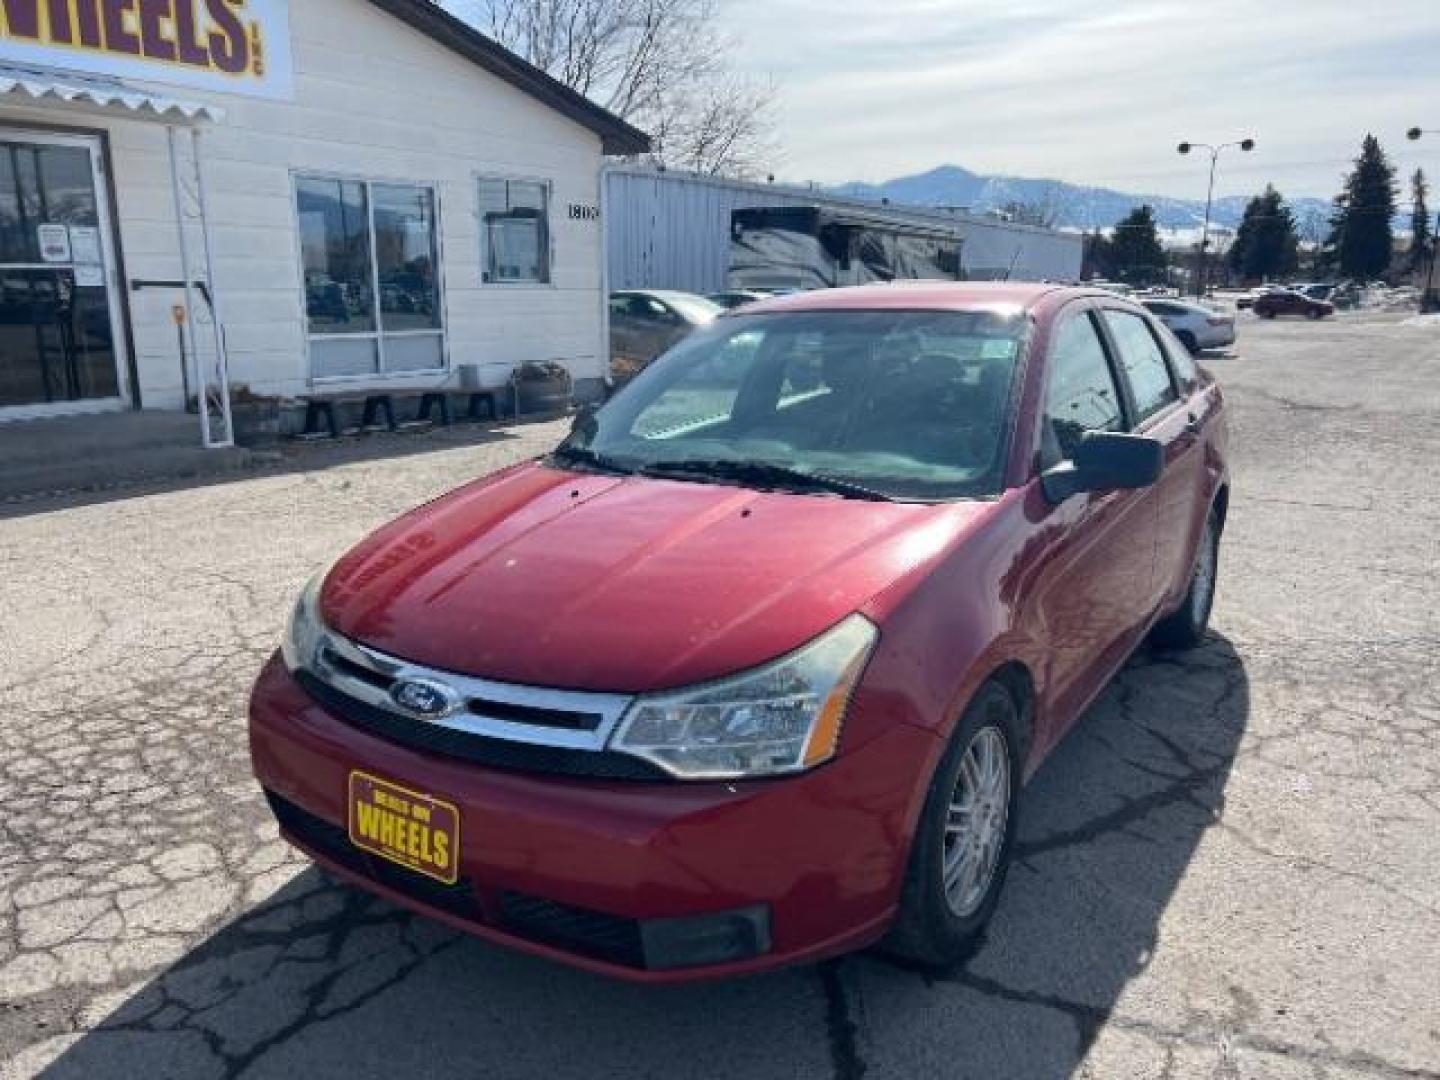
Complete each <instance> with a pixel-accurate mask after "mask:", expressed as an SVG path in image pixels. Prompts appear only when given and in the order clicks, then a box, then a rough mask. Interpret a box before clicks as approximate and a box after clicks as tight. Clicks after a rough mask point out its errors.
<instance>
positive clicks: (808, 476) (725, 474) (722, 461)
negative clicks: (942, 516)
mask: <svg viewBox="0 0 1440 1080" xmlns="http://www.w3.org/2000/svg"><path fill="white" fill-rule="evenodd" d="M639 472H640V475H641V476H652V477H657V478H659V479H664V480H688V479H691V478H695V477H709V478H713V479H716V480H730V481H733V482H735V483H739V484H747V485H748V484H755V485H757V486H760V487H780V488H787V489H790V490H793V491H825V492H829V493H831V494H833V495H843V496H845V497H846V498H847V499H868V500H870V501H872V502H892V501H893V500H892V499H891V498H890V496H889V495H886V494H884V493H883V492H880V491H876V490H875V489H874V488H868V487H865V486H863V485H861V484H856V483H852V482H851V481H849V480H841V479H839V478H838V477H834V476H823V475H821V474H820V473H811V472H804V471H803V470H801V469H792V468H791V467H790V466H788V465H778V464H776V463H774V462H770V461H735V460H730V459H726V458H717V459H703V458H697V459H685V460H679V461H652V462H647V463H646V464H645V465H642V466H641V467H640V469H639Z"/></svg>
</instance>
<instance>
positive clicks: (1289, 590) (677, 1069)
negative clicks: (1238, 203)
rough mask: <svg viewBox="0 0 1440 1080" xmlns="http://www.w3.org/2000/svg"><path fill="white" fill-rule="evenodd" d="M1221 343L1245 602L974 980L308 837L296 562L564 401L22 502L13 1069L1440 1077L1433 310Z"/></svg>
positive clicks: (1173, 662) (1047, 858) (5, 819)
mask: <svg viewBox="0 0 1440 1080" xmlns="http://www.w3.org/2000/svg"><path fill="white" fill-rule="evenodd" d="M1210 363H1211V365H1212V367H1213V370H1215V371H1216V372H1217V374H1218V375H1219V376H1220V377H1221V379H1222V380H1223V381H1224V383H1225V385H1226V387H1227V389H1228V392H1229V398H1230V402H1231V405H1232V418H1233V426H1234V449H1235V473H1236V475H1235V486H1234V495H1233V499H1232V506H1231V511H1230V527H1229V532H1228V534H1227V536H1226V538H1225V542H1224V545H1223V548H1222V567H1221V578H1220V596H1219V600H1218V606H1217V610H1216V615H1215V620H1214V626H1213V635H1212V639H1211V641H1210V643H1209V644H1208V645H1207V646H1206V647H1205V648H1203V649H1201V650H1199V651H1197V652H1196V653H1194V654H1192V655H1188V656H1185V657H1183V658H1181V657H1175V656H1158V655H1149V654H1142V655H1140V656H1137V657H1136V658H1135V659H1134V660H1133V661H1132V662H1131V663H1130V665H1129V666H1128V667H1127V669H1126V670H1125V671H1124V673H1123V674H1122V675H1121V677H1120V678H1119V679H1118V680H1117V682H1116V683H1115V685H1114V686H1113V687H1112V688H1111V689H1110V690H1109V691H1108V692H1107V693H1106V694H1105V695H1104V697H1103V698H1102V699H1101V701H1100V702H1099V703H1098V704H1097V705H1096V706H1095V707H1094V708H1092V709H1091V711H1090V712H1089V714H1088V715H1087V716H1086V717H1085V718H1084V719H1083V720H1082V721H1081V723H1080V724H1079V725H1078V727H1077V729H1076V730H1075V731H1074V732H1073V733H1072V734H1071V736H1070V738H1069V739H1068V741H1067V742H1066V743H1065V744H1064V745H1063V746H1062V747H1061V748H1060V749H1059V750H1058V751H1057V752H1056V753H1055V754H1054V755H1053V756H1052V757H1051V759H1050V760H1049V762H1048V763H1047V764H1046V766H1045V768H1044V769H1043V770H1042V771H1041V772H1040V774H1039V775H1038V776H1037V778H1036V779H1035V781H1034V782H1033V784H1032V786H1031V788H1030V790H1029V791H1028V793H1027V796H1026V802H1025V804H1024V816H1023V819H1022V839H1021V843H1020V852H1019V862H1018V864H1017V865H1016V867H1015V869H1014V870H1013V871H1012V874H1011V877H1010V881H1009V884H1008V887H1007V892H1006V895H1005V897H1004V898H1003V901H1002V904H1001V908H1000V911H999V914H998V916H997V918H996V920H995V922H994V924H993V926H992V928H991V931H990V933H989V935H988V938H987V940H986V941H985V942H984V944H983V946H982V947H981V948H980V949H979V950H978V952H977V953H976V955H975V956H974V957H973V958H972V959H971V960H970V962H969V963H968V964H966V965H965V966H964V967H963V968H961V969H958V970H956V971H955V972H953V973H951V974H950V975H948V976H946V977H943V978H927V977H923V976H921V975H920V974H917V973H914V972H911V971H907V970H903V969H900V968H897V967H895V966H893V965H891V964H889V963H887V962H885V961H883V960H881V959H879V958H876V957H873V956H869V955H861V956H856V957H850V958H847V959H845V960H842V961H839V962H834V963H830V964H827V965H824V966H822V967H819V968H813V967H812V968H804V969H798V970H792V971H786V972H781V973H778V974H774V975H769V976H764V977H759V978H754V979H750V980H745V981H741V982H731V983H720V984H703V985H695V986H686V987H679V988H669V989H663V988H662V989H654V988H644V987H636V986H631V985H626V984H617V983H613V982H610V981H607V980H604V979H601V978H598V977H595V976H591V975H587V974H583V973H578V972H575V971H572V970H569V969H567V968H563V967H558V966H555V965H553V964H549V963H546V962H543V961H539V960H535V959H530V958H527V957H523V956H519V955H515V954H512V953H509V952H507V951H504V950H501V949H497V948H494V947H492V946H489V945H486V944H483V943H480V942H477V941H473V940H470V939H468V938H463V937H460V936H457V935H455V934H454V933H452V932H450V931H448V930H445V929H442V928H440V927H438V926H436V925H434V924H432V923H429V922H427V921H426V920H424V919H418V918H414V917H412V916H410V915H407V914H405V913H403V912H400V911H398V910H397V909H395V908H393V907H391V906H390V905H388V904H386V903H384V902H380V901H376V900H372V899H371V898H369V897H368V896H366V895H364V894H362V893H359V892H356V891H354V890H352V889H350V888H347V887H344V886H340V885H337V884H334V883H332V882H330V881H328V880H327V879H326V878H325V877H324V876H322V875H321V874H320V873H318V872H317V871H315V870H314V869H311V868H309V867H308V866H307V864H306V863H305V862H304V861H303V860H301V859H300V858H299V857H297V856H296V855H295V854H294V853H293V852H291V851H290V850H289V849H288V848H287V846H286V845H285V844H284V843H283V842H281V841H279V840H278V839H277V838H276V834H275V830H274V828H273V827H272V825H271V824H270V822H269V819H268V816H267V813H266V811H265V809H264V807H263V805H262V802H261V799H260V795H259V792H258V790H257V788H256V786H255V785H254V783H253V781H252V780H251V779H250V776H249V769H248V762H247V755H246V745H245V737H244V710H245V698H246V693H247V690H248V685H249V681H250V680H251V679H252V678H253V676H254V674H255V672H256V670H257V669H258V667H259V666H260V664H261V662H262V660H263V659H264V657H265V656H266V655H267V654H268V653H269V652H270V650H271V649H273V648H274V646H275V643H276V641H277V637H278V633H279V629H280V624H281V622H282V620H283V618H284V616H285V614H286V612H287V610H288V607H289V604H290V601H291V599H292V597H293V596H294V594H295V593H296V591H297V590H298V589H299V587H300V585H301V584H302V583H303V581H304V580H305V578H306V577H307V576H308V575H309V573H310V572H311V570H312V569H313V568H314V567H315V566H316V565H317V564H319V563H321V562H322V561H323V560H325V559H326V558H327V557H328V556H329V555H331V554H332V553H334V552H336V551H338V550H340V549H343V548H344V547H346V546H347V545H349V544H350V543H351V542H353V541H354V540H356V539H358V538H359V537H360V536H361V535H362V534H364V533H365V532H366V531H367V530H369V529H370V528H371V527H373V526H375V525H377V524H379V523H380V522H382V521H384V520H386V519H387V518H389V517H391V516H392V515H394V514H395V513H396V512H398V511H400V510H402V509H404V508H406V507H409V506H411V505H413V504H415V503H417V502H420V501H422V500H424V499H426V498H428V497H430V496H431V495H433V494H436V493H439V492H441V491H443V490H445V489H446V488H448V487H451V486H453V485H455V484H457V483H459V482H461V481H463V480H464V479H466V478H468V477H471V476H474V475H476V474H478V473H482V472H485V471H488V470H490V469H493V468H496V467H498V466H500V465H502V464H504V463H507V462H509V461H513V460H515V459H518V458H520V457H523V456H525V455H529V454H534V453H537V452H539V451H540V450H542V449H543V448H545V447H546V446H547V445H549V444H550V443H551V442H552V441H553V440H554V439H555V438H557V437H558V436H559V435H560V434H561V433H562V427H561V426H560V425H557V424H547V425H527V426H522V427H516V428H511V429H500V430H497V431H495V432H493V433H492V434H491V435H489V436H488V437H486V438H485V439H484V440H483V441H480V442H477V443H476V444H475V445H467V446H455V445H452V444H437V445H438V446H440V448H437V449H435V450H434V451H433V452H426V453H413V452H412V453H410V454H408V455H407V456H404V457H392V458H383V459H377V460H371V461H359V462H353V463H349V464H344V465H338V466H335V467H331V468H326V469H323V470H316V471H307V472H293V473H284V474H274V475H254V476H248V477H244V478H240V479H232V480H231V481H230V482H225V483H214V484H210V485H208V486H206V485H199V486H192V487H188V488H179V489H176V490H169V491H163V490H162V491H159V492H155V493H149V494H143V493H140V492H135V491H130V492H120V493H115V494H114V495H113V496H112V497H108V498H105V499H102V500H99V501H89V502H84V503H75V504H65V503H55V502H48V503H44V502H42V503H29V504H25V505H24V506H21V507H18V508H12V510H11V511H10V512H9V514H8V516H5V515H4V512H3V511H0V661H3V663H0V1076H3V1077H5V1078H7V1080H8V1078H12V1077H22V1076H31V1075H36V1074H43V1075H47V1076H54V1077H66V1078H70V1077H75V1078H85V1080H109V1078H121V1077H124V1078H130V1077H145V1078H147V1080H154V1078H160V1077H186V1078H189V1077H227V1076H241V1075H243V1076H246V1077H291V1076H304V1077H307V1078H313V1080H320V1078H326V1077H336V1078H340V1077H343V1078H345V1080H360V1078H364V1077H372V1076H374V1077H381V1076H383V1077H387V1078H393V1077H407V1078H422V1077H437V1078H438V1077H446V1078H451V1077H456V1076H476V1077H495V1078H505V1080H510V1078H524V1077H545V1078H546V1080H564V1078H566V1077H572V1076H573V1077H594V1076H611V1075H614V1076H625V1077H747V1078H748V1077H785V1078H795V1077H835V1078H836V1080H859V1078H860V1077H862V1076H863V1077H867V1078H882V1077H931V1076H935V1077H940V1076H943V1077H946V1078H970V1077H975V1078H982V1077H986V1078H989V1077H1026V1078H1045V1077H1064V1076H1085V1077H1097V1078H1110V1077H1150V1076H1155V1077H1159V1076H1166V1077H1200V1076H1205V1077H1221V1078H1235V1077H1264V1078H1271V1077H1274V1078H1288V1077H1306V1078H1313V1077H1327V1078H1330V1077H1378V1078H1386V1080H1390V1078H1402V1077H1404V1078H1410V1077H1440V974H1437V973H1440V585H1437V579H1440V540H1437V533H1440V500H1437V498H1436V468H1437V464H1440V331H1437V329H1436V328H1435V327H1419V326H1415V327H1412V326H1405V325H1402V324H1401V323H1400V322H1399V321H1398V320H1396V319H1393V318H1386V319H1381V318H1372V319H1366V318H1363V317H1347V318H1342V319H1340V320H1338V321H1334V322H1327V323H1325V324H1319V325H1316V324H1310V323H1304V322H1279V323H1275V324H1261V323H1258V322H1256V321H1254V320H1253V319H1250V318H1248V317H1247V318H1242V320H1241V340H1240V344H1239V346H1238V348H1237V349H1236V350H1235V352H1233V353H1229V354H1225V355H1220V356H1215V357H1212V358H1210ZM418 445H419V444H418V443H417V444H412V445H411V449H412V450H413V449H415V448H416V446H418Z"/></svg>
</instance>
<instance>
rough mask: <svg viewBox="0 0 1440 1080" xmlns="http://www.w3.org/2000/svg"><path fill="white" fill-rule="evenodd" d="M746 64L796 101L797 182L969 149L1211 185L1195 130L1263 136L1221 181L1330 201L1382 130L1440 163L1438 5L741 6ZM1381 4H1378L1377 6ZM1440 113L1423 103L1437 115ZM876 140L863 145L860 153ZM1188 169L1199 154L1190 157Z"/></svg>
mask: <svg viewBox="0 0 1440 1080" xmlns="http://www.w3.org/2000/svg"><path fill="white" fill-rule="evenodd" d="M724 11H725V19H726V22H727V25H728V27H729V29H730V30H731V31H732V32H733V33H734V34H735V35H736V36H737V37H739V38H740V39H741V41H742V43H743V47H742V49H741V50H740V53H741V56H742V58H743V62H744V64H745V66H746V68H747V69H748V70H750V71H752V72H754V73H758V74H764V75H773V76H774V77H775V78H776V79H777V81H778V82H779V84H780V87H781V94H782V106H781V130H780V140H779V141H780V145H781V146H782V148H783V159H782V160H781V161H780V162H778V163H777V171H778V172H780V173H782V174H783V175H786V176H790V177H794V178H800V179H814V180H821V181H827V182H837V181H842V180H880V179H886V178H889V177H893V176H897V175H901V174H905V173H911V172H917V171H922V170H924V169H927V168H930V167H933V166H935V165H938V164H941V163H942V162H954V163H958V164H962V165H965V166H966V167H967V168H971V169H975V170H977V171H981V172H992V173H994V172H998V173H1011V174H1022V175H1036V176H1052V177H1057V178H1061V179H1066V180H1071V181H1075V182H1079V183H1087V184H1096V185H1104V186H1109V187H1118V188H1122V189H1129V190H1140V189H1143V190H1145V191H1149V192H1154V193H1156V194H1166V195H1176V196H1193V195H1195V194H1196V191H1197V187H1202V186H1203V182H1204V180H1203V175H1197V174H1198V173H1200V170H1199V169H1198V165H1196V163H1193V162H1186V161H1184V160H1183V159H1180V158H1178V156H1177V155H1176V154H1175V151H1174V146H1175V143H1176V142H1178V141H1179V140H1180V139H1182V138H1188V139H1192V140H1205V141H1229V140H1231V139H1238V138H1241V137H1243V136H1246V135H1251V136H1254V137H1255V138H1256V139H1257V140H1258V141H1259V144H1260V145H1259V149H1257V151H1256V153H1255V154H1254V155H1253V157H1247V158H1244V159H1243V160H1242V159H1239V158H1238V157H1237V158H1235V159H1227V163H1226V164H1227V167H1226V170H1225V171H1223V172H1222V174H1221V180H1220V184H1219V187H1220V190H1221V192H1222V193H1234V194H1243V193H1246V192H1248V191H1250V190H1253V188H1254V187H1255V186H1256V185H1257V184H1258V183H1263V182H1264V180H1267V179H1270V180H1274V181H1275V182H1276V183H1277V184H1279V185H1280V186H1281V188H1282V190H1285V191H1287V193H1290V194H1296V195H1302V194H1303V195H1319V196H1328V195H1330V194H1333V193H1334V191H1335V190H1336V183H1337V180H1338V177H1339V175H1340V173H1341V172H1343V170H1344V168H1345V165H1346V162H1347V161H1348V159H1349V158H1350V157H1351V156H1352V155H1353V154H1354V153H1355V152H1356V150H1357V149H1358V147H1359V143H1360V139H1361V137H1362V136H1363V135H1364V134H1365V133H1366V132H1367V131H1371V132H1374V133H1375V134H1376V135H1378V136H1379V137H1380V139H1381V141H1382V142H1383V143H1384V144H1385V145H1386V146H1387V148H1388V149H1390V151H1391V152H1392V156H1394V158H1395V159H1396V161H1397V163H1398V164H1399V165H1400V166H1401V167H1402V168H1403V169H1405V170H1407V171H1408V170H1409V169H1410V168H1413V167H1414V166H1415V165H1417V164H1418V165H1425V166H1426V167H1427V168H1429V169H1432V170H1434V171H1436V172H1437V173H1440V135H1436V136H1429V137H1428V140H1433V141H1427V142H1422V143H1406V142H1405V140H1404V131H1405V130H1406V129H1407V128H1409V127H1411V126H1413V125H1416V124H1419V125H1421V126H1425V127H1435V128H1440V63H1437V62H1436V59H1435V58H1436V57H1440V5H1437V4H1436V3H1435V2H1434V0H1391V2H1388V3H1386V4H1385V5H1384V11H1383V16H1379V17H1375V14H1366V13H1365V12H1364V11H1362V10H1361V9H1359V8H1357V6H1356V5H1355V4H1354V3H1353V2H1350V0H1320V2H1304V3H1302V2H1298V0H1281V2H1271V3H1269V4H1267V5H1265V6H1264V7H1261V6H1260V5H1257V4H1255V3H1254V2H1253V0H1207V2H1206V3H1204V4H1193V3H1165V2H1145V3H1141V2H1129V3H1125V2H1122V3H1109V4H1105V5H1099V4H1096V3H1094V2H1093V0H1075V2H1072V0H1064V2H1062V0H1023V2H1021V3H1011V4H1006V5H1004V6H1003V7H1002V6H1000V5H995V4H992V3H988V2H975V0H961V2H955V0H944V2H937V0H845V2H844V3H843V4H836V3H833V2H830V3H822V2H817V0H730V2H729V3H728V4H727V5H726V7H725V9H724ZM1376 14H1378V13H1376ZM1427 113H1428V115H1424V114H1427ZM857 148H860V149H857ZM1187 165H1191V166H1192V167H1190V168H1188V169H1187V168H1186V166H1187Z"/></svg>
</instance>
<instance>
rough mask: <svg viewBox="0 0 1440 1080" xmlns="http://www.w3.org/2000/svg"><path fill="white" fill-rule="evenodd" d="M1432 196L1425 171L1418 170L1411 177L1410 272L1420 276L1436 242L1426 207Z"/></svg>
mask: <svg viewBox="0 0 1440 1080" xmlns="http://www.w3.org/2000/svg"><path fill="white" fill-rule="evenodd" d="M1429 194H1430V185H1429V184H1427V183H1426V182H1425V170H1424V169H1416V170H1415V175H1414V176H1412V177H1410V202H1411V208H1410V260H1409V262H1410V267H1409V268H1410V272H1411V273H1412V274H1418V273H1420V272H1421V271H1422V270H1424V269H1425V267H1426V265H1427V264H1428V252H1429V251H1430V245H1431V244H1432V243H1433V242H1434V240H1435V234H1434V232H1433V231H1431V228H1430V208H1429V207H1428V206H1427V205H1426V203H1425V200H1426V197H1427V196H1428V195H1429Z"/></svg>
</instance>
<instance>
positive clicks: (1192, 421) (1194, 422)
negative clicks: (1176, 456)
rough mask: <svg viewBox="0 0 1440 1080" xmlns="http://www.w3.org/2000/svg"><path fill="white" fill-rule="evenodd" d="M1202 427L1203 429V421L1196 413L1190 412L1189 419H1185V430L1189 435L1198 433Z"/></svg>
mask: <svg viewBox="0 0 1440 1080" xmlns="http://www.w3.org/2000/svg"><path fill="white" fill-rule="evenodd" d="M1204 429H1205V423H1204V421H1202V420H1201V419H1200V417H1198V416H1196V415H1195V414H1194V413H1193V412H1192V413H1191V414H1190V417H1189V419H1187V420H1186V421H1185V430H1186V431H1188V432H1189V433H1190V434H1191V435H1199V434H1200V432H1201V431H1203V430H1204Z"/></svg>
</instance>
